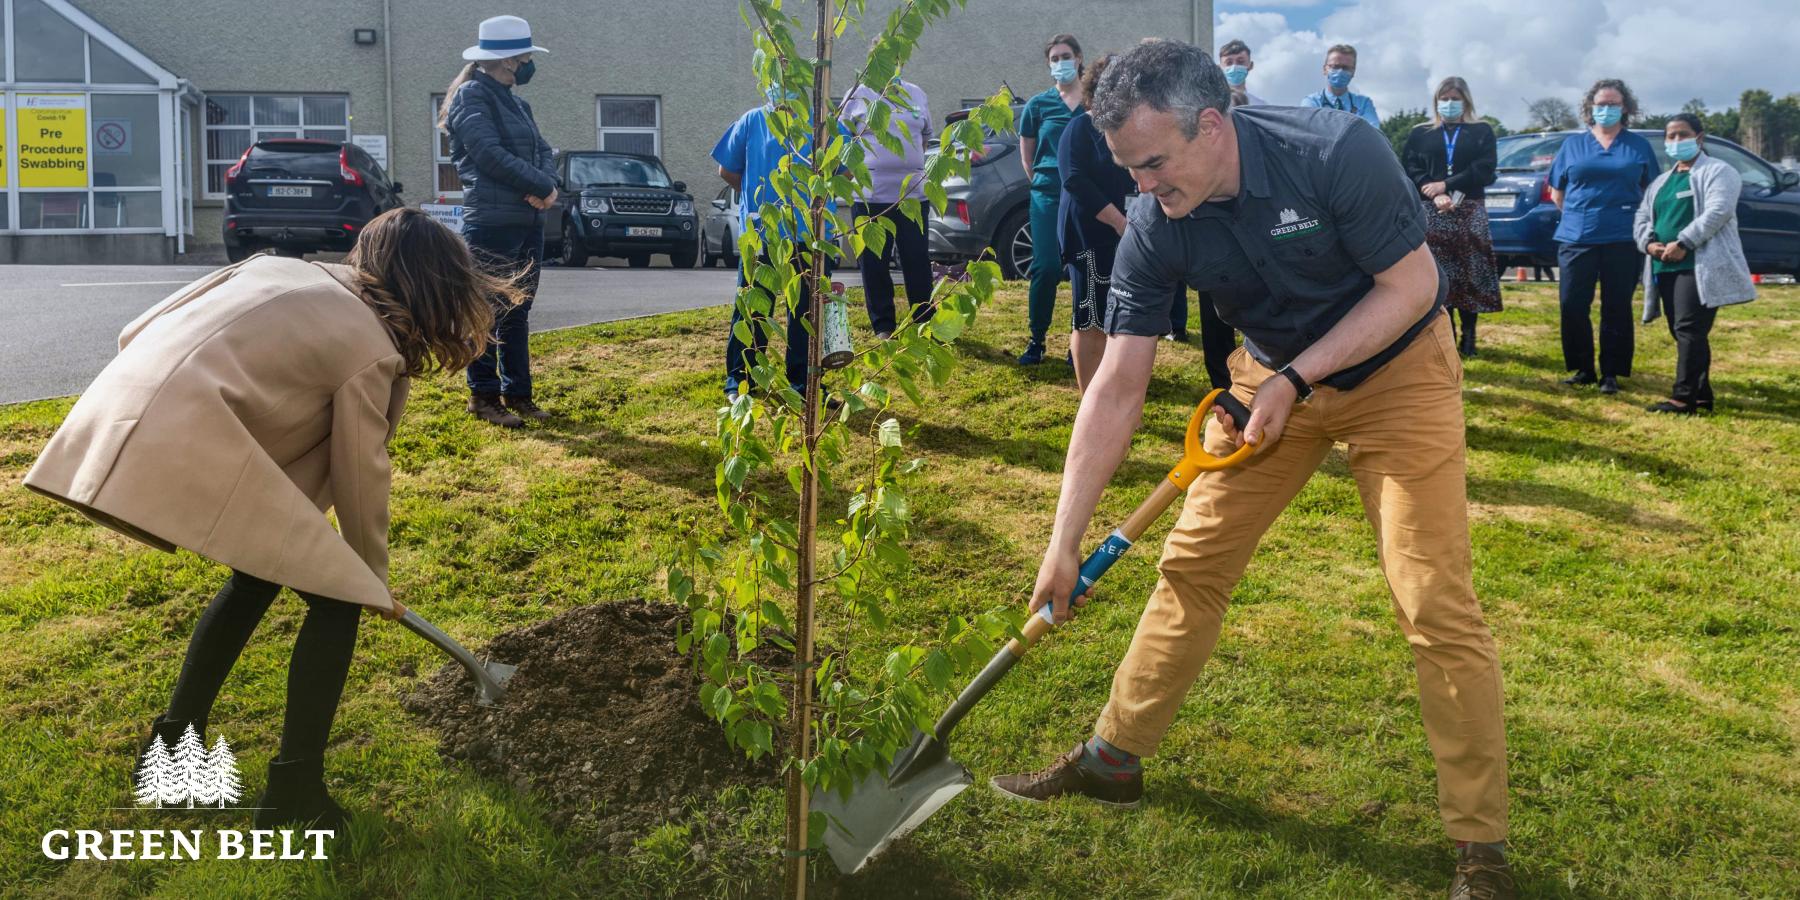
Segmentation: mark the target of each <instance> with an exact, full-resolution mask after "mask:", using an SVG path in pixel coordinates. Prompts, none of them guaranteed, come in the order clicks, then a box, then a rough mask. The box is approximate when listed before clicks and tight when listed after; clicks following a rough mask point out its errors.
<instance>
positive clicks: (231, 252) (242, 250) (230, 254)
mask: <svg viewBox="0 0 1800 900" xmlns="http://www.w3.org/2000/svg"><path fill="white" fill-rule="evenodd" d="M260 249H262V248H260V247H257V246H255V245H253V244H226V245H225V259H226V261H227V262H233V263H241V262H243V261H244V260H246V259H249V258H250V257H252V256H255V255H256V253H257V251H258V250H260Z"/></svg>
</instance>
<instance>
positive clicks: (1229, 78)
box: [1219, 40, 1265, 106]
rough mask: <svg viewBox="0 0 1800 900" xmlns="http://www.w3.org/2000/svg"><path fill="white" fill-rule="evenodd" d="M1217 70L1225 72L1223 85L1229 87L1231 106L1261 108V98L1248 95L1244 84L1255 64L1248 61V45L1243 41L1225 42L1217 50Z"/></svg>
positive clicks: (1262, 101) (1248, 92) (1248, 91)
mask: <svg viewBox="0 0 1800 900" xmlns="http://www.w3.org/2000/svg"><path fill="white" fill-rule="evenodd" d="M1219 68H1220V69H1221V70H1223V71H1224V72H1225V83H1226V84H1229V85H1231V105H1232V106H1261V105H1263V103H1264V102H1265V101H1264V100H1263V99H1262V98H1261V97H1258V96H1256V95H1255V94H1252V93H1250V89H1249V88H1248V87H1247V86H1246V83H1247V82H1248V81H1249V80H1250V70H1251V69H1254V68H1256V63H1255V62H1253V61H1251V59H1250V45H1249V44H1246V43H1244V42H1243V41H1236V40H1233V41H1226V42H1225V46H1223V47H1220V48H1219Z"/></svg>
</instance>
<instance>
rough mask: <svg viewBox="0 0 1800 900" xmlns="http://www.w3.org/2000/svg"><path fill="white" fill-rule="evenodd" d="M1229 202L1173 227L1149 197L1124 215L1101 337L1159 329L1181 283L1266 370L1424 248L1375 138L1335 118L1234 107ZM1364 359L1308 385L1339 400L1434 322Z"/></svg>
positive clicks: (1409, 197) (1410, 206) (1410, 199)
mask: <svg viewBox="0 0 1800 900" xmlns="http://www.w3.org/2000/svg"><path fill="white" fill-rule="evenodd" d="M1231 120H1232V124H1233V125H1234V126H1236V128H1237V141H1238V159H1239V165H1240V171H1239V176H1240V185H1241V186H1240V191H1239V194H1238V196H1237V197H1236V198H1235V199H1234V200H1230V201H1222V202H1216V203H1202V204H1201V205H1200V206H1199V207H1197V208H1196V209H1195V210H1194V211H1193V212H1192V213H1190V214H1188V215H1187V216H1185V217H1183V218H1180V219H1174V220H1171V219H1170V218H1169V217H1168V216H1166V215H1164V214H1163V211H1162V208H1161V207H1160V206H1158V205H1157V203H1156V198H1155V197H1154V196H1152V195H1149V194H1145V195H1143V196H1140V197H1139V198H1138V199H1137V200H1136V201H1134V202H1133V203H1132V204H1131V208H1130V210H1129V211H1128V213H1127V220H1128V221H1129V223H1130V227H1128V228H1127V229H1126V230H1125V236H1124V237H1123V239H1122V240H1121V243H1120V244H1119V254H1118V259H1117V260H1116V261H1115V262H1114V264H1113V282H1112V298H1111V304H1110V306H1109V308H1108V310H1107V320H1106V330H1107V331H1108V332H1109V333H1112V334H1133V335H1144V336H1157V335H1163V334H1167V333H1168V332H1169V310H1170V308H1171V305H1172V304H1173V302H1174V299H1175V295H1174V290H1175V285H1176V283H1178V282H1181V283H1186V284H1189V285H1192V286H1193V287H1194V288H1195V289H1197V290H1201V291H1205V292H1207V293H1210V294H1211V295H1212V297H1213V302H1214V304H1215V305H1216V306H1217V307H1218V310H1219V317H1220V318H1222V319H1224V320H1225V321H1226V322H1227V323H1228V324H1230V325H1232V326H1233V327H1235V328H1237V329H1238V330H1239V331H1241V332H1243V333H1244V349H1245V350H1246V351H1248V352H1249V354H1250V355H1251V356H1252V357H1254V358H1255V359H1256V361H1257V362H1260V363H1262V364H1263V365H1265V366H1268V367H1269V368H1271V369H1280V368H1281V367H1283V366H1285V365H1287V364H1288V363H1290V362H1293V360H1294V358H1295V357H1297V356H1299V355H1300V353H1301V352H1302V351H1304V350H1305V349H1306V348H1307V347H1310V346H1312V345H1313V344H1314V343H1315V342H1317V341H1318V340H1319V339H1320V338H1322V337H1324V336H1325V333H1326V332H1328V331H1330V330H1331V328H1332V326H1334V325H1336V324H1337V323H1338V321H1339V320H1341V319H1343V318H1344V316H1345V315H1347V314H1349V312H1350V309H1351V308H1352V307H1354V306H1355V305H1356V304H1357V303H1358V302H1360V301H1361V300H1362V298H1363V296H1364V295H1366V294H1368V292H1369V289H1370V288H1372V287H1374V285H1375V275H1376V274H1377V273H1380V272H1383V271H1386V270H1387V269H1389V268H1391V267H1392V266H1393V265H1394V264H1395V263H1397V262H1399V261H1400V260H1401V259H1402V258H1403V257H1405V256H1406V255H1407V254H1408V253H1411V252H1412V251H1414V250H1416V249H1418V247H1419V246H1420V245H1422V244H1424V243H1425V204H1423V203H1421V202H1420V201H1419V197H1418V189H1417V188H1415V187H1413V184H1412V182H1411V181H1410V180H1408V179H1407V177H1406V172H1405V171H1404V170H1403V169H1402V168H1401V167H1400V160H1399V158H1398V157H1396V156H1395V155H1394V150H1393V148H1392V147H1391V146H1389V144H1388V140H1387V138H1386V137H1384V136H1383V135H1382V133H1381V132H1379V131H1377V130H1375V129H1374V128H1372V127H1370V125H1369V123H1367V122H1365V121H1363V120H1362V119H1360V118H1358V117H1357V116H1354V115H1351V114H1349V113H1344V112H1339V111H1337V110H1332V109H1306V108H1292V107H1273V106H1240V107H1237V108H1235V109H1233V110H1231ZM1444 291H1445V279H1444V278H1443V277H1442V276H1441V275H1440V277H1439V278H1438V294H1437V300H1436V301H1435V302H1434V303H1433V304H1432V308H1431V310H1430V311H1429V312H1427V313H1426V314H1425V316H1424V318H1422V319H1420V320H1419V321H1418V322H1416V323H1414V324H1413V326H1412V327H1411V328H1409V329H1408V330H1407V332H1406V333H1405V334H1403V335H1401V336H1400V338H1399V339H1398V340H1396V341H1394V343H1393V344H1391V345H1390V346H1388V347H1387V348H1386V349H1384V350H1382V351H1381V352H1380V353H1377V354H1375V355H1374V356H1372V357H1370V358H1369V359H1367V360H1364V361H1363V362H1360V363H1358V364H1356V365H1354V366H1351V367H1349V368H1347V369H1344V370H1342V371H1339V372H1334V373H1332V374H1330V375H1327V376H1325V377H1323V378H1320V379H1318V381H1319V383H1320V384H1324V385H1328V386H1330V387H1334V388H1339V389H1345V390H1347V389H1349V388H1352V387H1355V386H1356V385H1357V384H1359V383H1361V382H1362V380H1363V379H1364V378H1367V377H1368V376H1369V375H1370V374H1371V373H1373V372H1374V371H1375V370H1376V369H1379V368H1381V366H1382V365H1383V364H1385V363H1386V362H1387V361H1388V360H1390V359H1393V358H1394V357H1395V356H1397V355H1399V353H1400V351H1401V350H1403V349H1405V348H1406V345H1407V344H1409V343H1411V341H1412V339H1413V337H1414V336H1416V335H1417V334H1418V333H1419V332H1420V331H1422V330H1424V328H1425V326H1426V325H1428V324H1430V323H1431V321H1432V319H1433V318H1434V317H1435V316H1437V315H1438V312H1439V308H1440V307H1441V306H1442V304H1443V301H1444Z"/></svg>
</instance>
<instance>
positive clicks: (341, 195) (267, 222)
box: [224, 139, 406, 262]
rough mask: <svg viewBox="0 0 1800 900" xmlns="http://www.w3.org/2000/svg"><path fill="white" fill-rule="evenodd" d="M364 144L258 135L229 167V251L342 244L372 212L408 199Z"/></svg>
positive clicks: (289, 250)
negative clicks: (364, 147)
mask: <svg viewBox="0 0 1800 900" xmlns="http://www.w3.org/2000/svg"><path fill="white" fill-rule="evenodd" d="M404 205H406V204H405V201H403V200H401V199H400V183H399V182H397V181H391V180H389V179H388V176H387V173H386V172H383V171H382V170H381V166H379V165H377V164H376V162H375V160H374V159H372V158H370V156H369V154H368V153H367V152H365V151H364V150H363V149H362V148H361V147H358V146H356V145H354V144H339V143H336V142H333V141H312V140H301V139H280V140H267V141H258V142H256V143H255V144H252V145H251V146H250V149H248V150H245V151H244V155H243V156H242V157H240V158H239V159H238V161H237V164H236V165H233V166H232V167H231V168H230V169H228V170H226V172H225V226H224V236H225V256H226V258H227V259H230V260H231V261H232V262H238V261H240V260H242V259H245V258H247V257H249V256H250V255H251V254H254V253H256V252H258V251H261V250H265V249H273V250H274V251H275V252H277V253H280V254H283V255H288V256H300V255H302V254H306V253H313V252H326V251H345V250H349V249H350V248H351V246H352V245H354V244H355V243H356V236H357V235H358V234H359V233H361V231H362V227H363V226H364V225H367V224H368V223H369V220H370V219H373V218H375V217H376V216H378V215H381V214H382V213H384V212H387V211H388V210H390V209H395V208H397V207H400V206H404Z"/></svg>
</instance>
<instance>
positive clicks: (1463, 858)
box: [1450, 844, 1519, 900]
mask: <svg viewBox="0 0 1800 900" xmlns="http://www.w3.org/2000/svg"><path fill="white" fill-rule="evenodd" d="M1517 896H1519V889H1518V887H1517V886H1516V885H1514V884H1513V877H1512V865H1511V864H1509V863H1507V861H1506V857H1504V856H1502V855H1500V853H1499V852H1498V851H1496V850H1494V849H1493V848H1491V847H1483V846H1481V845H1480V844H1468V845H1466V846H1464V847H1463V848H1462V851H1461V852H1460V853H1458V854H1457V856H1456V878H1455V879H1454V880H1452V881H1451V882H1450V900H1513V898H1515V897H1517Z"/></svg>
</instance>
